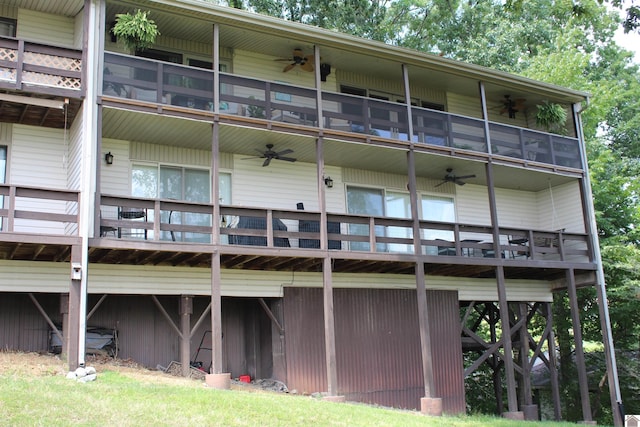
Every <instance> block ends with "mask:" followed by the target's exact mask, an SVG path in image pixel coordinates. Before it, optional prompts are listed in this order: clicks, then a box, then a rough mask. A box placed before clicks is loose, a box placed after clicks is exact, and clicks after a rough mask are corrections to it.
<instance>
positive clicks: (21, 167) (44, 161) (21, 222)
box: [8, 125, 67, 234]
mask: <svg viewBox="0 0 640 427" xmlns="http://www.w3.org/2000/svg"><path fill="white" fill-rule="evenodd" d="M66 145H67V142H66V141H65V132H64V131H63V130H59V129H51V128H42V127H33V126H23V125H14V128H13V144H12V147H11V157H10V159H9V162H10V163H11V168H10V177H9V180H8V182H10V183H12V184H16V185H26V186H34V187H45V188H53V189H66V188H67V171H66V168H65V164H66V160H67V147H66ZM16 209H25V210H35V211H39V212H53V213H62V214H63V213H66V210H67V205H66V203H65V202H52V201H38V200H33V199H18V200H16ZM15 231H17V232H21V231H24V232H31V233H33V232H40V233H44V234H47V233H55V234H60V233H63V231H64V227H63V225H62V224H58V223H55V222H49V221H33V220H25V219H16V220H15Z"/></svg>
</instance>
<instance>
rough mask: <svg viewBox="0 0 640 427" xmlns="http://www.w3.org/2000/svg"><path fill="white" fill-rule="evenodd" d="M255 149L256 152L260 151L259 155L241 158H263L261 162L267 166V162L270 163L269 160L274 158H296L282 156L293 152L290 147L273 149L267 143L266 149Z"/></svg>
mask: <svg viewBox="0 0 640 427" xmlns="http://www.w3.org/2000/svg"><path fill="white" fill-rule="evenodd" d="M256 151H257V152H258V153H260V155H259V156H255V157H246V158H245V159H243V160H247V159H264V162H263V163H262V166H269V163H271V160H273V159H275V160H283V161H285V162H295V161H296V160H297V159H295V158H293V157H284V156H285V155H286V154H291V153H293V150H290V149H288V148H287V149H286V150H282V151H274V150H273V144H267V149H266V150H265V151H262V150H258V149H257V148H256Z"/></svg>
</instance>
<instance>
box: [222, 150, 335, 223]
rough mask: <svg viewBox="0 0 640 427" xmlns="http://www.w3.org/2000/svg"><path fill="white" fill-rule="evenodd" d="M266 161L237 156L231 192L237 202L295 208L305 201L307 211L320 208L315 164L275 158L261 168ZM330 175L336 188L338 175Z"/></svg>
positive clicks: (234, 201)
mask: <svg viewBox="0 0 640 427" xmlns="http://www.w3.org/2000/svg"><path fill="white" fill-rule="evenodd" d="M280 148H282V149H284V148H286V147H276V150H277V149H280ZM294 154H295V153H294ZM263 161H264V159H260V158H256V159H247V156H243V155H236V156H234V168H233V183H232V185H233V188H232V191H231V194H232V195H233V196H232V197H233V204H234V205H240V206H252V207H262V206H267V207H269V208H275V209H296V204H297V203H298V202H303V203H304V206H305V209H306V210H311V211H317V210H319V207H318V191H317V184H316V166H315V165H314V164H311V163H302V162H294V163H290V162H283V161H280V160H273V161H272V162H271V164H270V165H269V166H267V167H261V165H262V162H263ZM331 178H332V179H334V188H333V189H332V190H335V189H337V186H336V181H337V177H334V176H333V175H332V176H331ZM327 192H329V189H327Z"/></svg>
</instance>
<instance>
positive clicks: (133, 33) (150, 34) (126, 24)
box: [111, 9, 160, 51]
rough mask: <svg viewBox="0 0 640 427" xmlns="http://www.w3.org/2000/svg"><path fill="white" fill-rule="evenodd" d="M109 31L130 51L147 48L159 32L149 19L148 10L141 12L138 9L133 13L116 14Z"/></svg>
mask: <svg viewBox="0 0 640 427" xmlns="http://www.w3.org/2000/svg"><path fill="white" fill-rule="evenodd" d="M111 32H112V33H113V35H114V36H116V37H117V38H118V40H121V41H122V43H123V44H124V46H125V47H126V48H127V49H129V50H131V51H135V50H144V49H147V48H149V47H150V46H151V45H152V44H153V43H155V41H156V37H157V36H158V35H159V34H160V32H159V31H158V26H157V25H156V23H155V22H154V21H153V20H152V19H149V11H144V12H143V11H141V10H140V9H138V10H137V11H136V12H135V13H134V14H133V15H132V14H130V13H119V14H117V15H116V22H115V24H114V25H113V28H112V29H111Z"/></svg>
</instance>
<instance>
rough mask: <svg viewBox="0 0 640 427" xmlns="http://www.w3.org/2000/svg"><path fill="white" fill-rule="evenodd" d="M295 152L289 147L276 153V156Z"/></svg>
mask: <svg viewBox="0 0 640 427" xmlns="http://www.w3.org/2000/svg"><path fill="white" fill-rule="evenodd" d="M291 153H293V150H291V149H289V148H287V149H286V150H282V151H279V152H277V153H276V156H283V155H285V154H291Z"/></svg>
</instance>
